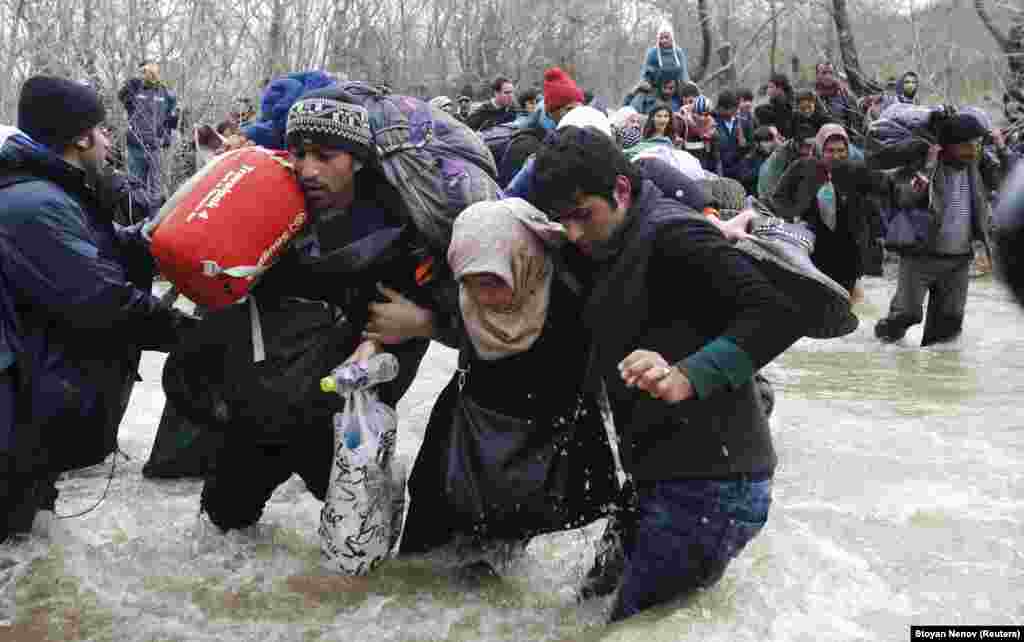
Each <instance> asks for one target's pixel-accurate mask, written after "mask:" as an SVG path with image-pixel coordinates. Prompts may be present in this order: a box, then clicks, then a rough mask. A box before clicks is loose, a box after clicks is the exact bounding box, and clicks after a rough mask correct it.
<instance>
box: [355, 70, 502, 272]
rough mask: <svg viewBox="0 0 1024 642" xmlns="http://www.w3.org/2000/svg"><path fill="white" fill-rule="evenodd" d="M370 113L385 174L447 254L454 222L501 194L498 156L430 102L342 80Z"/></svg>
mask: <svg viewBox="0 0 1024 642" xmlns="http://www.w3.org/2000/svg"><path fill="white" fill-rule="evenodd" d="M339 88H340V89H342V90H343V91H344V92H345V93H346V94H347V95H348V96H349V97H350V100H351V102H353V103H356V104H359V105H362V106H363V107H365V108H366V110H367V111H368V112H369V117H370V131H371V132H372V134H373V144H374V146H375V148H376V149H375V152H376V156H377V160H378V162H379V164H380V168H381V170H382V171H383V173H384V176H385V177H386V178H387V179H388V182H390V183H391V184H392V185H393V186H394V187H395V188H396V189H397V190H398V192H399V194H400V195H401V196H402V202H403V203H404V204H405V207H406V209H407V214H408V215H409V218H410V219H411V220H412V221H413V224H414V225H415V226H416V228H417V229H418V230H419V231H420V232H421V233H422V234H423V235H424V236H425V237H426V238H427V240H428V242H429V243H430V245H431V246H432V247H433V249H434V250H435V251H438V252H440V253H442V255H443V253H446V252H447V250H448V243H449V242H450V241H451V234H452V222H453V221H454V220H455V217H456V216H458V215H459V213H460V212H462V210H464V209H466V208H467V207H469V206H470V205H472V204H473V203H476V202H478V201H485V200H495V199H498V198H501V190H500V189H499V187H498V184H497V182H496V181H495V178H496V177H497V169H496V168H495V166H494V158H493V157H492V155H491V152H490V150H489V149H488V148H487V145H485V144H484V142H483V140H481V139H480V137H479V136H478V135H477V134H476V132H474V131H473V130H471V129H470V128H469V127H467V126H466V125H465V124H463V123H461V122H459V121H458V120H456V119H455V118H453V117H452V116H450V115H449V114H448V113H446V112H444V111H443V110H441V109H438V108H437V107H433V106H432V105H430V104H429V103H427V102H425V101H422V100H419V99H418V98H412V97H410V96H400V95H394V94H389V95H385V94H383V93H381V92H380V91H379V90H378V89H377V88H375V87H374V86H372V85H370V84H367V83H364V82H354V81H353V82H343V83H341V84H340V85H339Z"/></svg>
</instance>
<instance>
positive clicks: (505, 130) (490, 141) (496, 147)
mask: <svg viewBox="0 0 1024 642" xmlns="http://www.w3.org/2000/svg"><path fill="white" fill-rule="evenodd" d="M519 130H520V128H519V127H515V126H514V125H512V123H505V124H503V125H495V126H494V127H488V128H487V129H485V130H483V131H481V132H479V135H480V138H483V139H484V144H485V145H487V149H489V150H491V156H492V157H494V166H495V167H499V168H500V167H501V159H503V158H505V152H507V151H508V146H509V144H511V143H512V139H513V138H515V135H516V134H517V133H518V132H519Z"/></svg>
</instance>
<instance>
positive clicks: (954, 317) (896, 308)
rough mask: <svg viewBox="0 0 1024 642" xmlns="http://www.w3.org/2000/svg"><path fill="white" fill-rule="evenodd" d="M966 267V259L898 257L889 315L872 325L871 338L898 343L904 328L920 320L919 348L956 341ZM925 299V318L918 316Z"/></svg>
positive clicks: (968, 262)
mask: <svg viewBox="0 0 1024 642" xmlns="http://www.w3.org/2000/svg"><path fill="white" fill-rule="evenodd" d="M970 265H971V257H969V256H951V257H942V256H916V255H904V256H901V257H900V272H899V281H898V282H897V284H896V294H894V295H893V297H892V303H890V305H889V315H888V316H887V317H885V318H884V319H880V320H879V321H878V323H877V324H876V325H875V336H876V337H878V338H879V339H882V340H883V341H898V340H900V339H902V338H903V336H904V335H905V334H906V333H907V328H909V327H910V326H912V325H915V324H918V323H920V322H921V321H922V319H924V320H925V324H924V335H923V336H922V337H921V345H922V346H927V345H931V344H933V343H939V342H942V341H949V340H951V339H955V338H956V337H958V336H959V335H960V332H961V330H962V329H963V323H964V309H965V308H966V306H967V284H968V282H969V278H970ZM925 295H928V313H927V317H925V316H924V315H923V314H922V310H923V308H924V298H925Z"/></svg>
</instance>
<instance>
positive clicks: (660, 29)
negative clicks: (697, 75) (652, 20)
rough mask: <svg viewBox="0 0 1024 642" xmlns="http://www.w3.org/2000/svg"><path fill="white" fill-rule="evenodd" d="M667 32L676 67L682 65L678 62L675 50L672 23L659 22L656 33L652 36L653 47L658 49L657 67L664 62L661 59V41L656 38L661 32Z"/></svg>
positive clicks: (661, 65)
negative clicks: (670, 40)
mask: <svg viewBox="0 0 1024 642" xmlns="http://www.w3.org/2000/svg"><path fill="white" fill-rule="evenodd" d="M663 33H667V34H668V35H670V36H672V56H673V57H674V58H675V59H676V67H682V66H683V65H682V63H681V62H679V53H678V52H677V51H676V49H677V47H676V34H675V33H674V32H673V31H672V25H670V24H669V23H667V22H663V23H661V26H660V27H658V35H656V36H655V37H654V48H655V49H657V50H658V68H659V69H661V68H664V67H665V64H664V63H663V62H662V61H661V43H660V42H658V40H659V39H660V38H661V34H663Z"/></svg>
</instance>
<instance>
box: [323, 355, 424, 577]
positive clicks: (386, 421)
mask: <svg viewBox="0 0 1024 642" xmlns="http://www.w3.org/2000/svg"><path fill="white" fill-rule="evenodd" d="M381 356H387V357H391V359H392V360H394V357H393V356H392V355H381ZM395 364H396V365H395V367H396V373H397V361H395ZM371 367H372V364H371ZM345 368H348V369H349V370H352V369H358V368H359V366H358V364H348V365H347V366H344V367H343V368H341V369H339V370H336V371H335V373H334V374H333V375H332V377H329V378H328V379H334V380H338V379H341V380H342V381H344V377H345V374H341V375H340V376H339V372H342V371H343V370H345ZM392 378H393V377H392ZM326 381H327V380H325V382H326ZM348 381H350V382H358V384H356V385H358V386H359V387H358V389H355V390H351V389H345V387H344V384H343V385H342V386H340V388H341V389H340V390H338V392H340V393H341V394H343V395H344V396H345V410H344V411H343V412H341V413H338V414H337V415H335V418H334V427H335V430H334V460H333V462H332V464H331V477H330V481H329V483H328V486H327V497H326V498H325V501H324V507H323V509H322V510H321V512H320V528H319V534H320V553H321V559H322V563H323V565H324V566H325V567H327V568H329V569H330V570H332V571H335V572H338V573H344V574H346V575H366V574H368V573H370V572H371V571H373V569H374V568H376V567H377V565H378V564H379V563H380V562H381V561H383V560H385V559H387V558H388V557H389V556H390V554H391V551H392V550H393V549H394V548H395V545H396V543H397V542H398V536H399V534H400V533H401V531H402V520H403V517H404V513H405V481H406V480H405V466H404V464H403V462H402V461H401V460H400V459H398V458H397V457H396V456H395V440H396V437H397V434H398V415H397V413H396V412H395V410H394V409H393V408H391V407H390V406H388V405H387V404H385V403H383V402H381V401H380V400H378V399H377V393H376V392H374V390H373V385H374V384H375V383H377V382H376V381H373V380H372V377H371V378H370V379H369V380H368V379H367V377H366V376H360V375H359V374H358V373H357V374H356V375H355V376H352V377H350V378H349V379H348ZM328 388H329V389H330V390H332V391H334V390H336V388H334V387H333V386H331V385H327V386H325V389H328Z"/></svg>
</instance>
